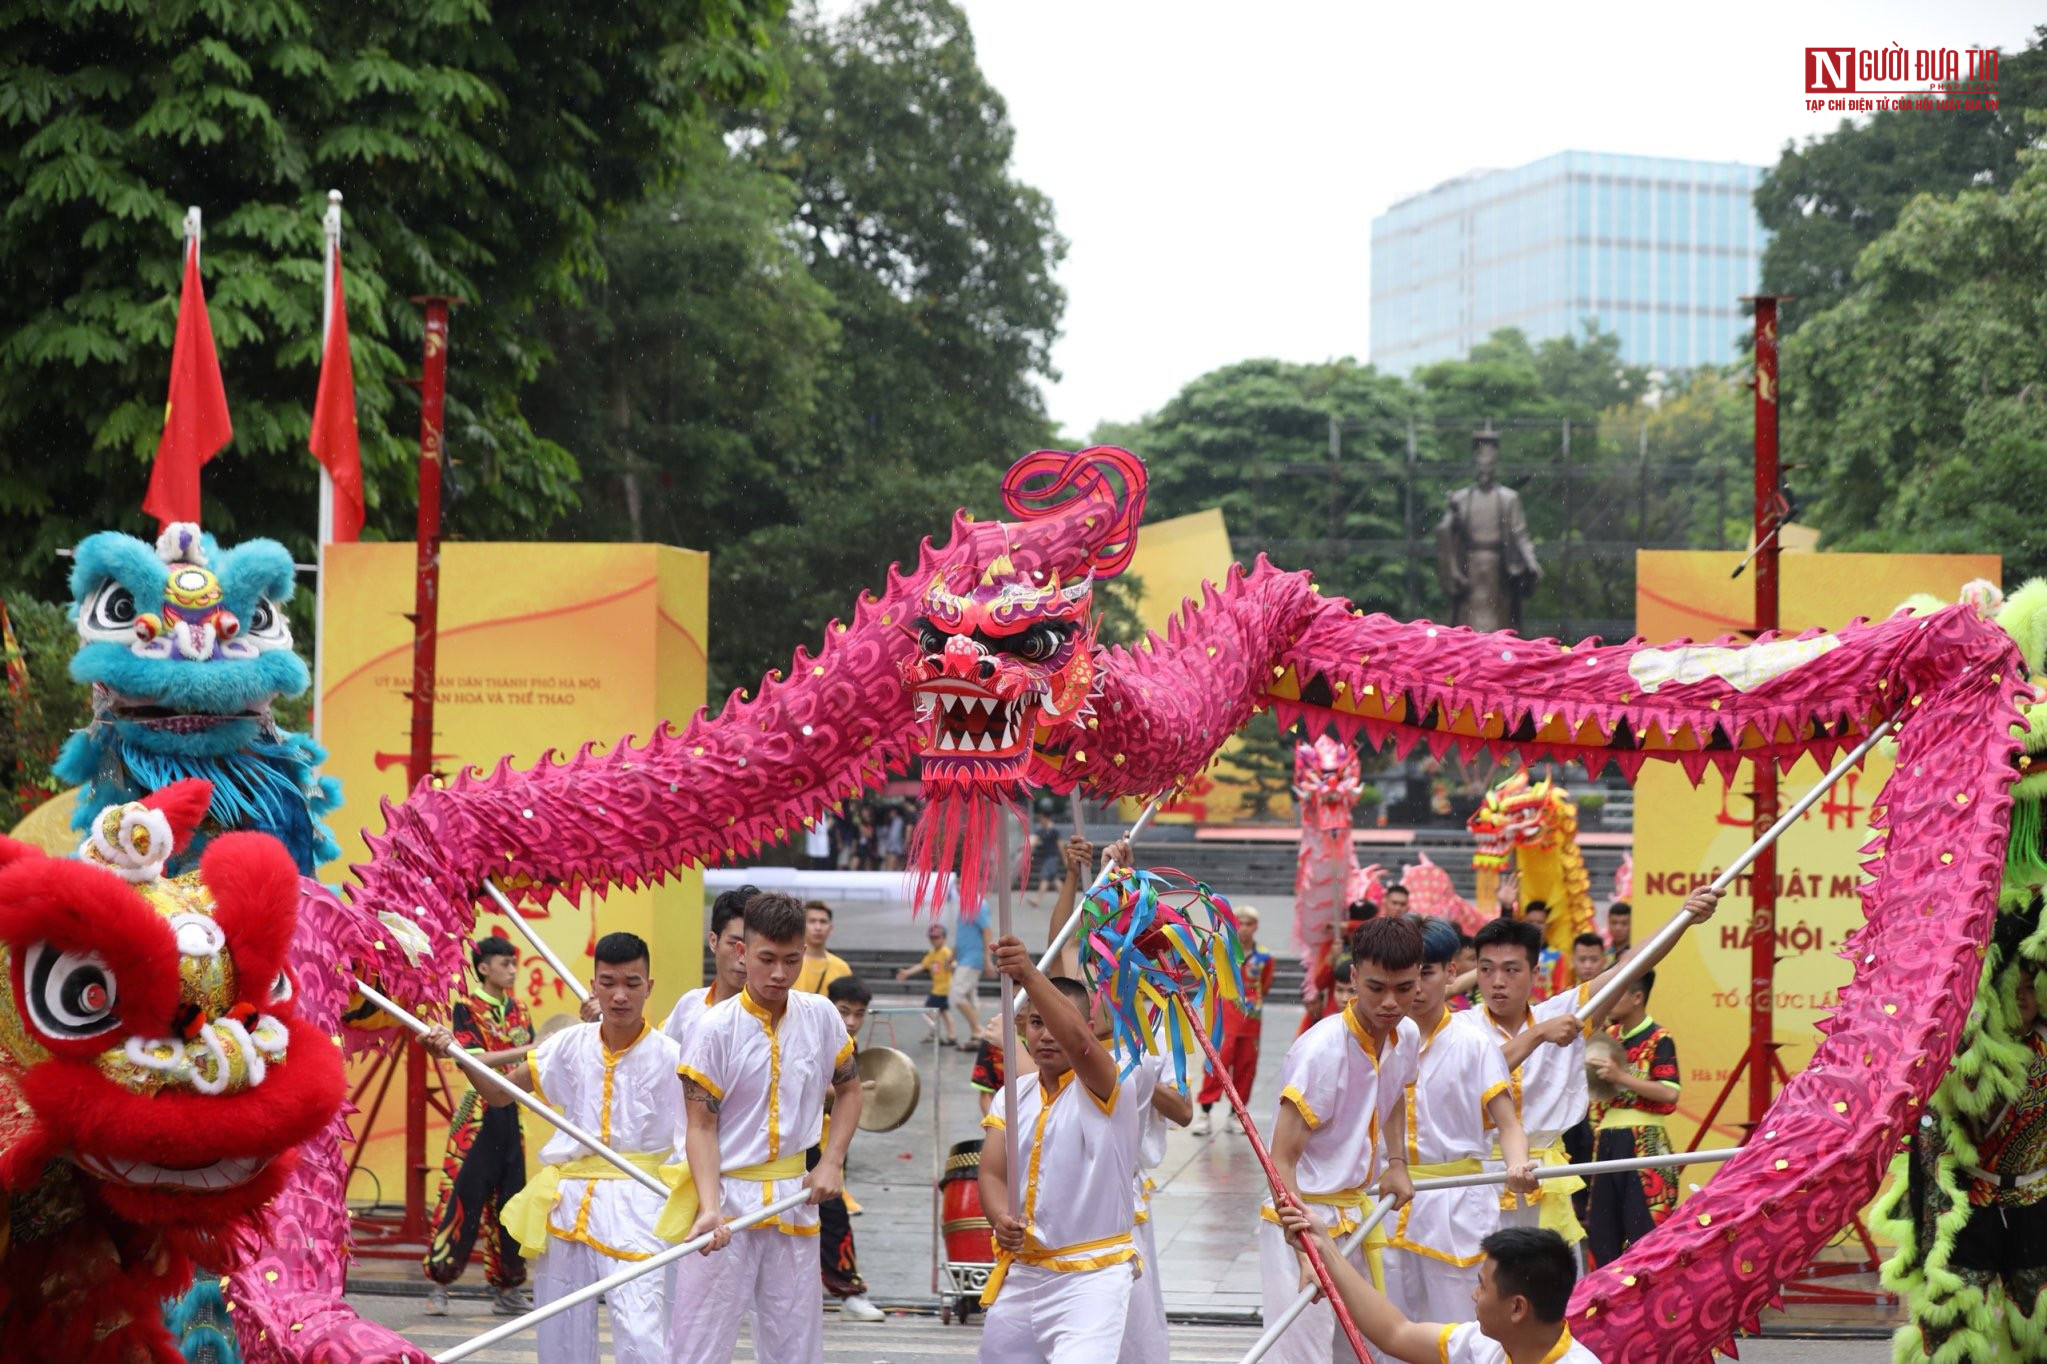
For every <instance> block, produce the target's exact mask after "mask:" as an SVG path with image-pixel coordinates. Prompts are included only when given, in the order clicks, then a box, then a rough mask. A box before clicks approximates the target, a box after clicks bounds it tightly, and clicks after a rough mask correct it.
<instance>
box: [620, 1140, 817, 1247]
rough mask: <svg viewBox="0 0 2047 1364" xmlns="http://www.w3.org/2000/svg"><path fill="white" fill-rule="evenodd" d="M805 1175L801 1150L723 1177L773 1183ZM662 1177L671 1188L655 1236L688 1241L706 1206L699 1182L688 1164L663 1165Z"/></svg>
mask: <svg viewBox="0 0 2047 1364" xmlns="http://www.w3.org/2000/svg"><path fill="white" fill-rule="evenodd" d="M804 1173H805V1172H804V1169H803V1152H801V1151H798V1152H797V1153H796V1154H795V1155H793V1156H783V1157H782V1158H781V1159H780V1160H770V1161H767V1162H766V1163H764V1164H761V1165H748V1166H745V1167H744V1168H742V1169H738V1170H727V1171H725V1173H724V1174H723V1175H722V1176H721V1178H724V1179H750V1180H752V1181H753V1182H754V1183H756V1184H772V1183H774V1182H775V1181H777V1180H782V1179H801V1178H803V1176H804ZM661 1178H662V1179H663V1180H664V1181H665V1182H666V1183H667V1185H668V1190H669V1193H668V1202H667V1203H666V1204H665V1205H663V1206H662V1209H661V1216H660V1219H659V1220H658V1221H656V1222H655V1223H654V1234H655V1235H656V1236H659V1237H660V1238H661V1239H662V1240H664V1241H675V1242H678V1243H679V1242H682V1241H687V1240H688V1239H689V1229H690V1228H691V1227H693V1226H695V1225H696V1224H697V1212H698V1210H699V1209H700V1208H702V1206H703V1205H702V1204H701V1203H699V1202H698V1201H697V1182H696V1181H695V1180H694V1179H691V1178H690V1175H689V1166H687V1165H664V1166H662V1167H661Z"/></svg>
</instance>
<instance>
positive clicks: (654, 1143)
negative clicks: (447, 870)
mask: <svg viewBox="0 0 2047 1364" xmlns="http://www.w3.org/2000/svg"><path fill="white" fill-rule="evenodd" d="M653 984H654V979H653V974H652V971H651V962H650V960H649V955H648V952H647V944H646V943H645V942H644V941H642V940H641V939H640V938H638V937H637V936H635V935H634V934H631V933H608V934H606V935H605V936H604V937H602V938H599V939H598V940H597V949H596V974H595V976H594V977H593V978H592V979H591V982H590V987H591V995H592V998H593V999H594V1000H595V1001H596V1004H597V1007H598V1010H599V1020H598V1021H597V1022H595V1023H579V1024H576V1025H574V1026H572V1027H568V1028H564V1029H562V1031H560V1032H558V1033H556V1034H555V1035H554V1036H553V1037H550V1038H548V1039H547V1041H545V1042H543V1043H541V1044H540V1046H539V1047H537V1048H535V1049H534V1050H533V1051H532V1052H531V1053H530V1054H529V1059H528V1061H527V1063H526V1064H525V1065H522V1066H518V1067H516V1068H515V1069H514V1070H513V1071H512V1073H511V1074H510V1075H508V1076H507V1077H506V1079H507V1080H508V1081H509V1082H510V1083H511V1084H513V1085H515V1086H517V1087H518V1088H520V1089H523V1090H526V1091H528V1092H530V1093H532V1094H534V1095H536V1096H538V1097H539V1098H540V1099H541V1100H542V1101H543V1102H545V1103H547V1104H548V1105H550V1106H551V1107H553V1108H554V1109H556V1110H557V1111H559V1112H560V1113H561V1114H562V1115H563V1116H564V1117H566V1118H568V1119H569V1120H570V1121H572V1122H575V1123H577V1124H579V1125H581V1126H582V1127H584V1128H585V1129H586V1130H589V1131H593V1132H595V1133H596V1134H597V1137H598V1139H599V1140H600V1141H602V1142H603V1143H604V1144H605V1145H607V1146H609V1147H611V1148H612V1149H614V1150H616V1151H619V1152H620V1153H622V1154H623V1155H624V1156H625V1157H626V1158H627V1159H628V1160H629V1161H631V1162H632V1164H634V1165H635V1166H638V1167H640V1168H642V1169H644V1170H646V1171H647V1172H648V1173H650V1174H652V1173H654V1172H655V1171H658V1170H659V1169H660V1167H661V1163H662V1162H663V1161H664V1160H666V1159H667V1158H668V1151H669V1143H670V1142H671V1141H672V1140H673V1138H674V1134H675V1124H676V1113H677V1106H678V1103H677V1101H678V1095H677V1094H676V1086H675V1081H674V1078H673V1077H674V1074H675V1064H676V1049H675V1043H674V1042H673V1041H671V1040H670V1039H669V1038H667V1037H665V1036H663V1035H662V1034H661V1033H659V1032H657V1031H655V1029H654V1028H653V1026H652V1025H651V1024H649V1023H648V1022H647V1019H646V1008H647V995H648V992H649V991H650V990H651V989H652V988H653ZM424 1045H425V1046H426V1048H427V1049H428V1050H429V1051H432V1052H434V1053H435V1054H436V1055H443V1056H445V1055H446V1054H447V1053H448V1052H449V1051H451V1050H453V1048H454V1046H455V1040H454V1038H453V1037H452V1036H451V1035H450V1034H449V1033H448V1031H447V1030H446V1029H442V1028H436V1029H435V1030H434V1031H433V1033H431V1034H430V1035H429V1036H428V1037H427V1038H426V1039H425V1042H424ZM540 1160H541V1168H540V1173H539V1174H538V1175H537V1176H535V1178H534V1179H533V1182H532V1183H530V1184H528V1185H527V1186H526V1187H525V1189H524V1190H523V1191H522V1192H521V1193H520V1194H519V1195H518V1196H517V1197H516V1198H514V1199H512V1200H511V1202H510V1204H509V1205H508V1206H507V1207H506V1208H505V1210H504V1223H505V1226H506V1227H507V1228H508V1229H509V1230H510V1231H511V1233H512V1234H513V1235H514V1236H515V1237H516V1238H518V1241H519V1245H520V1247H521V1248H522V1249H523V1250H524V1251H525V1253H526V1255H527V1257H528V1258H529V1259H532V1260H533V1261H534V1266H533V1282H534V1298H535V1299H536V1300H537V1302H538V1303H539V1305H541V1306H545V1305H546V1304H548V1303H550V1302H552V1301H554V1300H555V1299H556V1298H559V1297H562V1296H565V1295H566V1294H568V1293H570V1292H572V1291H574V1290H575V1289H577V1288H580V1287H582V1286H583V1285H585V1284H589V1283H594V1282H596V1281H597V1280H598V1279H601V1278H603V1277H604V1276H606V1275H607V1274H610V1273H611V1272H612V1271H613V1270H616V1269H618V1268H619V1267H620V1266H621V1265H622V1264H624V1263H626V1262H630V1261H633V1260H644V1259H646V1258H647V1257H648V1256H650V1255H652V1254H654V1253H655V1252H656V1251H658V1250H660V1249H662V1248H663V1242H662V1241H661V1238H660V1237H659V1236H657V1235H656V1234H655V1231H654V1223H655V1219H656V1218H657V1217H658V1216H659V1214H660V1212H661V1200H660V1198H658V1197H657V1196H655V1195H654V1194H653V1193H652V1192H651V1191H649V1190H648V1189H646V1188H644V1187H642V1186H641V1185H639V1184H637V1183H635V1182H634V1181H632V1180H629V1179H627V1178H625V1176H624V1175H623V1174H622V1173H621V1172H620V1171H619V1170H618V1169H617V1168H616V1167H615V1166H613V1165H612V1164H611V1163H610V1162H608V1161H606V1160H603V1159H602V1158H600V1157H597V1156H594V1155H592V1154H590V1153H589V1152H588V1151H587V1150H586V1149H585V1148H584V1147H583V1145H582V1144H581V1143H580V1142H578V1141H576V1140H575V1139H574V1138H573V1137H571V1136H569V1135H568V1134H567V1133H566V1132H558V1133H556V1134H555V1136H554V1139H553V1140H551V1141H549V1142H548V1143H547V1146H546V1147H545V1148H544V1149H543V1150H542V1151H541V1153H540ZM661 1290H662V1276H660V1275H657V1274H649V1275H647V1276H645V1277H644V1278H641V1279H636V1280H634V1281H633V1282H632V1283H630V1284H626V1285H622V1286H621V1287H619V1288H616V1289H613V1290H612V1291H611V1293H610V1294H609V1295H608V1299H607V1300H608V1302H609V1304H610V1307H611V1340H612V1351H613V1358H614V1359H615V1360H616V1361H617V1364H661V1361H662V1360H663V1358H664V1356H665V1354H666V1353H667V1332H666V1330H665V1329H664V1326H665V1323H664V1320H663V1312H662V1306H663V1305H662V1300H661ZM536 1329H537V1332H538V1335H539V1341H538V1344H539V1348H540V1357H541V1358H542V1359H545V1360H547V1361H548V1364H597V1361H598V1341H597V1304H596V1303H595V1302H589V1303H584V1304H581V1305H579V1306H577V1307H574V1308H571V1309H569V1310H568V1311H566V1312H562V1313H560V1314H558V1315H556V1316H552V1317H549V1318H547V1319H546V1320H545V1321H543V1322H541V1323H540V1324H539V1326H538V1327H537V1328H536Z"/></svg>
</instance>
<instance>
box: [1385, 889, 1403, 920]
mask: <svg viewBox="0 0 2047 1364" xmlns="http://www.w3.org/2000/svg"><path fill="white" fill-rule="evenodd" d="M1379 912H1380V913H1381V914H1383V915H1385V916H1386V917H1387V918H1389V919H1397V918H1399V917H1400V916H1401V915H1403V914H1405V913H1407V887H1406V886H1401V885H1392V886H1388V887H1386V899H1385V902H1384V903H1383V904H1381V905H1380V906H1379Z"/></svg>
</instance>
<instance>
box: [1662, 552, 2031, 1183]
mask: <svg viewBox="0 0 2047 1364" xmlns="http://www.w3.org/2000/svg"><path fill="white" fill-rule="evenodd" d="M1741 557H1742V556H1741V555H1740V554H1736V553H1709V552H1689V551H1647V550H1645V551H1643V552H1641V553H1639V554H1638V555H1637V556H1636V599H1635V600H1636V630H1637V632H1638V633H1639V634H1641V635H1642V636H1643V637H1644V638H1645V639H1648V640H1650V641H1651V642H1654V643H1661V642H1663V641H1666V640H1671V639H1676V638H1679V637H1683V636H1688V637H1690V638H1693V639H1711V638H1713V637H1716V636H1718V635H1722V634H1729V633H1735V632H1738V631H1740V630H1744V629H1747V628H1748V627H1749V625H1750V624H1751V622H1752V620H1753V616H1752V614H1751V612H1752V610H1753V606H1754V600H1755V588H1754V583H1753V581H1752V580H1751V579H1750V578H1749V576H1748V574H1747V573H1744V574H1743V575H1742V577H1741V578H1739V579H1734V578H1731V577H1730V574H1731V573H1732V571H1733V569H1734V566H1735V565H1736V564H1737V563H1739V562H1740V560H1741ZM1780 563H1781V565H1782V578H1781V591H1780V594H1779V597H1780V601H1781V617H1782V622H1783V624H1782V628H1783V629H1784V630H1785V631H1786V632H1794V631H1799V630H1804V629H1809V628H1812V627H1816V626H1817V627H1831V626H1838V625H1842V624H1845V623H1847V622H1848V621H1849V620H1852V619H1854V618H1855V617H1857V616H1867V617H1869V618H1871V619H1881V618H1883V617H1886V616H1888V615H1890V614H1891V612H1892V611H1893V610H1894V609H1895V608H1896V607H1897V606H1899V605H1900V604H1901V603H1902V602H1903V601H1904V600H1905V598H1907V597H1908V596H1911V595H1912V594H1914V593H1917V592H1926V593H1932V594H1933V595H1935V596H1937V597H1939V598H1941V599H1942V600H1944V601H1953V600H1954V599H1955V595H1956V593H1957V592H1958V591H1959V589H1960V588H1961V586H1962V584H1964V583H1966V582H1968V581H1969V580H1970V579H1972V578H1988V579H1990V580H1991V581H1993V582H1995V581H1997V580H1998V578H1999V575H2000V572H2001V562H2000V560H1999V558H1998V556H1996V555H1994V554H1989V555H1959V554H1956V555H1946V554H1785V555H1784V556H1783V557H1782V559H1781V560H1780ZM1750 572H1753V569H1751V570H1750ZM1890 773H1891V760H1890V759H1889V758H1888V757H1886V756H1884V755H1883V754H1882V753H1881V752H1880V751H1878V752H1873V753H1871V754H1870V756H1869V758H1868V759H1867V761H1866V762H1865V764H1864V765H1863V767H1862V768H1861V770H1860V771H1856V772H1850V773H1849V774H1848V775H1847V776H1846V777H1844V778H1842V780H1841V781H1840V783H1839V784H1837V785H1836V786H1835V787H1834V788H1833V790H1832V791H1831V792H1829V793H1828V794H1827V795H1826V796H1823V797H1822V798H1821V799H1820V801H1819V802H1818V803H1817V804H1815V805H1814V806H1813V807H1812V809H1811V810H1810V811H1808V812H1807V814H1806V815H1805V817H1804V818H1803V819H1802V820H1800V821H1799V823H1797V824H1796V825H1794V826H1793V827H1792V828H1790V829H1789V830H1787V831H1786V832H1785V834H1784V836H1783V838H1782V839H1780V840H1779V841H1778V844H1777V882H1778V889H1777V933H1778V939H1777V958H1778V960H1777V966H1776V973H1775V980H1774V983H1773V986H1772V989H1773V992H1774V1003H1775V1006H1776V1013H1775V1040H1776V1041H1777V1043H1778V1044H1779V1049H1778V1052H1777V1054H1778V1056H1779V1057H1781V1058H1782V1060H1783V1064H1784V1067H1785V1070H1786V1073H1787V1074H1794V1075H1795V1074H1797V1073H1798V1071H1799V1070H1800V1069H1802V1068H1803V1067H1804V1066H1805V1065H1806V1063H1807V1062H1808V1061H1810V1060H1811V1059H1812V1054H1813V1052H1814V1050H1815V1049H1816V1048H1817V1046H1818V1044H1819V1040H1820V1038H1819V1034H1818V1033H1817V1032H1816V1031H1815V1030H1814V1025H1815V1024H1817V1023H1818V1022H1819V1020H1820V1019H1821V1018H1822V1017H1823V1016H1825V1014H1827V1013H1828V1012H1829V1011H1831V1010H1832V1009H1833V1008H1834V1007H1835V1006H1836V1005H1837V1003H1838V1002H1839V991H1840V989H1841V987H1842V986H1844V985H1846V984H1847V983H1848V981H1849V979H1850V977H1851V975H1852V972H1851V970H1850V968H1849V964H1848V963H1847V962H1846V961H1844V960H1842V958H1841V956H1840V953H1841V951H1842V945H1843V943H1844V942H1845V941H1846V939H1847V937H1848V934H1849V933H1850V932H1852V931H1853V930H1854V929H1855V928H1857V927H1859V926H1860V925H1861V923H1862V921H1863V916H1862V902H1861V900H1860V898H1859V897H1858V895H1857V888H1858V887H1859V886H1861V884H1862V882H1863V879H1864V878H1863V873H1862V869H1861V861H1862V859H1861V849H1862V847H1863V845H1864V844H1866V843H1867V842H1868V841H1869V837H1870V828H1869V806H1870V803H1871V802H1872V801H1873V800H1874V799H1875V798H1876V796H1877V793H1878V792H1880V791H1881V790H1882V789H1883V785H1884V782H1885V781H1886V780H1888V779H1889V777H1890ZM1823 775H1824V771H1823V769H1821V768H1820V767H1819V765H1818V764H1817V763H1815V762H1813V761H1812V760H1810V759H1808V760H1806V761H1804V762H1801V763H1799V764H1798V765H1797V766H1796V767H1794V768H1793V769H1792V770H1791V772H1790V773H1788V774H1786V775H1784V776H1782V777H1780V779H1779V782H1778V801H1779V808H1780V809H1783V808H1789V807H1790V806H1791V805H1792V804H1794V803H1795V802H1796V801H1797V800H1798V798H1799V797H1800V796H1802V795H1804V794H1805V793H1806V792H1807V791H1810V790H1811V789H1812V788H1813V786H1815V785H1816V784H1817V783H1818V781H1819V779H1820V777H1821V776H1823ZM1749 792H1750V776H1749V773H1748V771H1747V770H1746V769H1744V770H1743V771H1742V772H1741V773H1740V774H1739V775H1738V776H1737V777H1736V779H1735V782H1734V785H1733V787H1732V789H1728V788H1726V787H1724V786H1723V784H1722V782H1721V781H1720V778H1719V776H1718V774H1717V773H1715V772H1714V771H1713V770H1712V769H1710V768H1709V769H1708V770H1707V776H1706V778H1705V780H1704V781H1703V782H1701V783H1700V785H1699V786H1697V787H1696V788H1695V787H1693V786H1692V785H1691V783H1690V782H1689V781H1687V780H1686V778H1685V775H1684V773H1683V771H1682V770H1681V769H1680V768H1678V767H1677V766H1676V765H1674V764H1670V763H1650V764H1648V765H1646V766H1645V767H1644V768H1643V769H1642V772H1641V776H1640V778H1639V780H1638V781H1637V782H1636V785H1635V899H1634V905H1635V923H1634V936H1635V941H1637V942H1643V941H1646V940H1647V939H1648V937H1649V936H1650V935H1651V934H1653V933H1654V932H1655V931H1656V930H1657V929H1658V928H1660V927H1661V926H1662V925H1664V924H1665V923H1667V922H1669V920H1670V917H1671V915H1673V914H1674V913H1676V912H1677V909H1678V906H1679V905H1681V904H1683V903H1684V899H1685V896H1686V895H1688V894H1689V893H1690V891H1691V889H1692V888H1693V887H1694V886H1698V885H1704V884H1706V883H1707V882H1709V881H1711V880H1712V879H1713V877H1714V876H1715V875H1717V874H1718V872H1719V871H1720V869H1722V868H1724V867H1726V866H1728V865H1730V864H1731V863H1732V862H1733V860H1734V859H1735V858H1736V857H1737V856H1739V855H1740V854H1741V852H1742V851H1743V849H1745V848H1747V847H1748V846H1749V844H1750V843H1751V842H1752V841H1753V839H1754V833H1753V813H1752V806H1751V802H1750V799H1749ZM1749 890H1750V887H1749V883H1748V880H1747V878H1742V879H1741V880H1738V881H1737V882H1736V884H1735V886H1734V887H1733V889H1732V891H1731V892H1730V894H1729V897H1728V898H1727V899H1726V900H1724V901H1722V902H1721V908H1720V912H1719V913H1718V914H1717V915H1716V916H1715V917H1714V918H1713V920H1712V922H1710V923H1709V924H1707V925H1705V926H1704V927H1702V928H1695V929H1693V930H1692V931H1691V932H1690V933H1688V934H1686V935H1685V937H1684V938H1683V939H1682V940H1680V941H1679V943H1678V945H1677V947H1676V949H1675V950H1674V951H1673V952H1672V953H1671V955H1670V957H1669V958H1668V959H1667V960H1666V961H1665V962H1664V963H1663V966H1662V968H1661V969H1660V970H1658V972H1657V981H1658V983H1657V986H1656V989H1655V992H1654V995H1653V997H1652V998H1651V1000H1650V1005H1649V1011H1650V1013H1651V1014H1652V1015H1654V1016H1655V1018H1656V1019H1657V1021H1658V1022H1660V1023H1662V1024H1663V1025H1664V1026H1665V1027H1666V1028H1668V1029H1669V1030H1670V1033H1671V1036H1672V1037H1673V1038H1674V1040H1675V1041H1676V1043H1677V1053H1678V1064H1679V1066H1680V1068H1681V1070H1682V1073H1683V1086H1682V1088H1683V1097H1682V1099H1681V1100H1680V1101H1679V1106H1678V1121H1677V1122H1676V1123H1675V1124H1674V1125H1673V1128H1672V1131H1671V1137H1672V1139H1673V1141H1675V1142H1676V1143H1677V1144H1678V1145H1679V1146H1680V1147H1683V1146H1685V1145H1688V1144H1689V1143H1690V1142H1691V1140H1692V1137H1693V1135H1694V1134H1695V1133H1697V1131H1698V1130H1699V1126H1700V1123H1701V1122H1702V1121H1703V1119H1704V1118H1705V1116H1706V1112H1707V1109H1708V1108H1709V1106H1710V1105H1711V1104H1712V1102H1713V1100H1714V1098H1715V1097H1716V1096H1718V1095H1719V1094H1720V1093H1721V1091H1722V1090H1723V1089H1724V1088H1725V1086H1726V1085H1727V1082H1728V1079H1729V1077H1730V1076H1731V1075H1733V1073H1734V1071H1735V1069H1736V1067H1737V1066H1738V1065H1739V1064H1740V1063H1741V1059H1742V1057H1743V1055H1744V1054H1745V1052H1746V1051H1747V1048H1748V1030H1749V1003H1750V984H1749V981H1750V949H1749V944H1750V936H1749V933H1750V922H1751V913H1750V906H1749V903H1748V900H1747V896H1748V894H1749ZM1782 1087H1783V1084H1782V1081H1781V1080H1780V1081H1778V1082H1777V1083H1776V1084H1775V1086H1774V1087H1773V1090H1772V1092H1773V1093H1774V1092H1775V1090H1777V1089H1781V1088H1782ZM1748 1093H1749V1090H1748V1078H1747V1076H1746V1075H1744V1076H1743V1077H1742V1078H1741V1081H1740V1083H1739V1084H1737V1085H1736V1087H1735V1089H1734V1091H1733V1092H1732V1093H1731V1094H1729V1095H1728V1098H1727V1102H1726V1103H1725V1104H1724V1105H1722V1107H1721V1109H1720V1112H1719V1115H1718V1117H1717V1118H1716V1120H1715V1122H1714V1126H1713V1131H1712V1133H1711V1134H1710V1135H1709V1136H1708V1137H1707V1138H1706V1140H1704V1141H1703V1142H1701V1143H1700V1145H1702V1146H1727V1145H1733V1144H1736V1143H1737V1142H1738V1141H1739V1140H1740V1138H1741V1135H1742V1131H1741V1128H1740V1126H1739V1124H1741V1123H1743V1122H1745V1121H1746V1120H1747V1118H1748Z"/></svg>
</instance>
